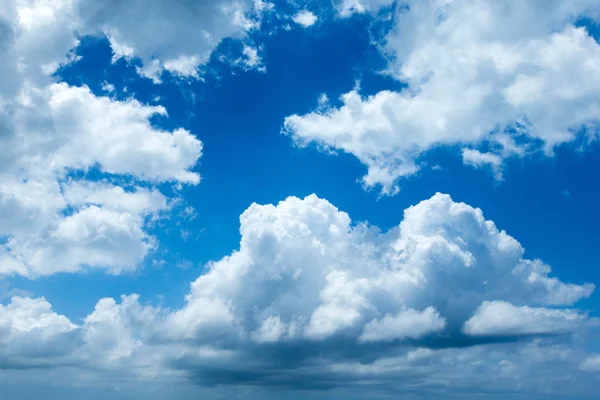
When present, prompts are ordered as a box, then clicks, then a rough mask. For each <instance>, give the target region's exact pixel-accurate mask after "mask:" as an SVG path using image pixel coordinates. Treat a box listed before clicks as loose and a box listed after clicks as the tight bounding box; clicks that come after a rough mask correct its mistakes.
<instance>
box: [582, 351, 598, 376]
mask: <svg viewBox="0 0 600 400" xmlns="http://www.w3.org/2000/svg"><path fill="white" fill-rule="evenodd" d="M580 368H581V369H582V370H584V371H589V372H600V354H595V355H592V356H590V357H588V358H586V359H585V360H584V361H583V362H582V363H581V365H580Z"/></svg>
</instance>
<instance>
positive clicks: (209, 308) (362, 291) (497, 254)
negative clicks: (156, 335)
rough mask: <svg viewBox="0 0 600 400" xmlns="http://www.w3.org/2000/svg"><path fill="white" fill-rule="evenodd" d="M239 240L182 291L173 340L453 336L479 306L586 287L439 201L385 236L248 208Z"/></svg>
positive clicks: (471, 214) (298, 205)
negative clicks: (177, 335)
mask: <svg viewBox="0 0 600 400" xmlns="http://www.w3.org/2000/svg"><path fill="white" fill-rule="evenodd" d="M241 234H242V240H241V243H240V249H239V250H238V251H236V252H234V253H232V254H231V255H230V256H228V257H226V258H224V259H222V260H220V261H218V262H214V263H212V264H210V267H209V271H208V272H207V273H206V274H205V275H202V276H200V277H199V278H198V279H197V280H196V281H195V282H194V283H193V284H192V291H191V293H190V295H189V296H188V297H187V299H186V302H187V305H186V307H184V308H183V309H182V310H179V311H177V312H176V313H175V314H174V315H173V316H172V318H171V322H172V323H173V327H172V328H171V329H172V331H173V332H177V331H180V332H185V333H182V335H183V336H186V337H196V336H197V335H206V334H207V332H209V331H210V330H211V329H216V328H215V327H218V329H220V331H221V332H222V330H223V329H226V330H228V331H229V332H230V333H231V334H232V335H233V337H237V338H240V337H243V336H244V335H246V333H251V332H256V333H255V334H256V335H258V336H259V337H263V336H265V335H266V336H268V337H269V338H271V339H272V340H273V338H280V339H281V340H283V339H297V340H301V339H303V338H304V339H307V340H321V339H326V338H330V337H336V336H339V335H350V336H353V337H355V338H358V337H361V335H362V338H363V340H375V338H376V337H377V338H381V339H391V338H394V337H396V338H401V337H413V338H414V337H418V336H421V335H424V334H427V333H431V332H436V331H438V330H440V329H442V328H444V327H445V326H446V324H447V327H448V329H449V330H450V331H454V332H459V331H460V329H461V328H462V326H463V324H464V323H465V322H466V321H467V320H468V319H469V318H471V316H472V315H473V313H475V311H476V307H477V306H478V305H479V304H481V303H483V302H485V301H492V300H496V299H498V298H500V299H502V300H504V301H507V302H513V303H516V304H518V303H520V304H530V303H534V304H546V305H568V304H573V303H574V302H576V301H577V300H579V299H581V298H585V297H588V296H589V295H590V294H591V293H592V291H593V290H594V286H593V285H591V284H585V285H574V284H566V283H563V282H560V281H559V280H558V279H556V278H553V277H550V276H549V273H550V269H549V267H547V266H546V265H544V264H543V263H541V262H540V261H530V260H526V259H523V258H522V256H523V249H522V247H521V246H520V245H519V243H518V242H517V241H516V240H514V239H513V238H511V237H510V236H508V235H507V234H506V233H505V232H503V231H499V230H498V229H497V228H496V226H495V225H494V224H493V222H491V221H486V220H485V219H484V218H483V215H482V213H481V211H480V210H478V209H474V208H472V207H470V206H468V205H466V204H463V203H455V202H453V201H452V200H451V198H450V197H449V196H447V195H442V194H437V195H435V196H434V197H432V198H431V199H429V200H426V201H423V202H421V203H419V204H418V205H416V206H413V207H410V208H409V209H407V210H406V211H405V216H404V220H403V221H402V223H401V224H400V226H399V227H398V230H397V231H391V232H390V233H388V234H385V235H378V234H377V233H375V232H374V231H372V230H371V229H370V228H368V227H366V226H364V225H360V224H359V225H358V226H356V227H353V226H352V224H351V221H350V218H349V217H348V215H347V214H345V213H343V212H341V211H338V210H337V209H336V208H335V207H334V206H333V205H331V204H330V203H328V202H327V201H325V200H321V199H319V198H317V197H316V196H314V195H313V196H309V197H307V198H306V199H304V200H301V199H297V198H288V199H287V200H285V201H283V202H281V203H279V204H278V205H277V206H272V205H267V206H259V205H256V204H255V205H252V206H251V207H250V208H249V209H248V210H246V211H245V212H244V214H243V215H242V216H241ZM216 310H221V311H219V312H216ZM480 311H481V310H480ZM529 311H530V310H529V309H527V308H524V309H520V313H521V314H523V313H527V312H529ZM544 312H546V311H540V313H542V314H543V313H544ZM552 312H553V311H552V310H549V311H547V313H552ZM561 315H562V314H561ZM566 315H567V314H565V315H564V316H566ZM569 315H570V314H569ZM573 315H576V314H574V312H573ZM481 318H483V317H481ZM267 320H268V321H270V322H269V323H266V322H265V321H267ZM409 321H410V323H409ZM475 322H477V320H476V321H475ZM475 322H472V323H475ZM405 327H406V329H404V328H405ZM411 329H412V330H411ZM514 329H517V328H516V327H515V328H514ZM523 329H524V330H525V331H526V330H527V329H526V327H523ZM267 333H268V334H267Z"/></svg>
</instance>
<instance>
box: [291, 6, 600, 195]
mask: <svg viewBox="0 0 600 400" xmlns="http://www.w3.org/2000/svg"><path fill="white" fill-rule="evenodd" d="M389 3H390V2H386V1H375V2H370V1H369V2H363V1H344V2H342V3H340V4H341V6H340V7H341V9H340V10H341V11H340V12H341V15H342V16H347V15H350V14H352V13H354V12H366V11H375V10H377V9H379V8H380V7H383V6H386V5H389ZM599 6H600V3H599V2H598V1H596V0H578V1H571V2H562V1H550V2H539V1H508V2H495V1H491V2H483V1H470V0H456V1H446V0H443V1H441V0H429V1H400V2H397V3H396V7H395V8H394V10H395V11H394V12H395V16H394V18H395V19H394V21H395V22H394V24H395V25H394V27H393V29H391V31H390V32H389V33H388V34H387V35H386V37H385V39H384V43H383V44H382V48H383V51H384V53H385V54H386V55H389V56H390V57H389V60H390V61H389V66H388V69H387V72H388V73H389V75H390V76H392V77H394V78H395V79H397V80H398V81H400V82H402V83H403V84H404V85H405V88H404V89H402V90H400V91H389V90H383V91H380V92H378V93H376V94H374V95H370V96H363V95H361V94H360V93H359V90H357V89H355V90H352V91H350V92H348V93H346V94H343V95H342V96H341V98H340V101H341V105H340V106H338V107H329V108H322V107H321V108H319V109H318V110H317V111H314V112H310V113H308V114H304V115H291V116H289V117H287V118H286V120H285V127H284V131H285V132H286V133H288V134H289V135H291V136H292V138H293V139H294V140H295V142H296V143H298V144H299V145H307V144H309V143H316V144H317V145H319V147H322V148H325V149H329V150H331V149H334V150H341V151H344V152H346V153H349V154H353V155H354V156H356V157H357V158H358V159H359V160H360V161H361V162H362V163H363V164H364V165H365V166H366V167H367V169H368V172H367V174H366V175H365V176H364V177H363V178H362V181H363V184H364V185H365V186H366V187H374V186H380V187H381V191H382V193H384V194H394V193H396V192H397V190H398V180H399V179H400V178H402V177H405V176H409V175H412V174H414V173H415V172H416V171H418V170H419V168H420V162H419V158H420V156H421V155H423V153H425V152H426V151H427V150H429V149H431V148H433V147H436V146H441V145H450V146H461V147H464V148H465V150H464V152H463V159H464V160H465V163H467V164H470V165H474V166H488V167H491V168H492V170H493V171H494V174H495V176H496V178H498V179H501V178H502V174H501V165H502V162H503V160H504V159H506V158H507V157H511V156H519V157H522V156H526V155H527V154H531V153H532V152H535V151H541V152H543V153H545V154H546V155H551V154H552V152H553V149H554V148H555V147H556V146H558V145H560V144H563V143H567V142H572V141H574V140H575V139H577V138H578V136H580V135H582V136H583V138H584V141H591V140H594V139H595V137H596V136H597V124H598V120H599V119H600V111H599V110H600V93H599V92H598V88H599V87H600V84H599V83H600V82H598V76H600V74H599V72H600V71H599V70H598V68H599V67H598V66H599V65H600V45H599V44H598V42H597V41H596V40H595V39H594V38H593V37H592V36H591V35H590V33H589V32H588V31H587V29H586V28H585V27H580V26H577V25H575V24H576V22H577V21H579V20H580V19H581V18H583V17H588V18H591V19H595V18H596V17H597V10H598V9H599ZM344 10H345V11H344ZM349 10H350V11H349ZM352 10H354V11H352ZM480 146H482V147H485V148H487V149H489V150H486V151H485V152H484V151H480V150H481V148H480Z"/></svg>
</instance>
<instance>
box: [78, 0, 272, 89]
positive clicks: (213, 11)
mask: <svg viewBox="0 0 600 400" xmlns="http://www.w3.org/2000/svg"><path fill="white" fill-rule="evenodd" d="M73 8H74V12H75V13H76V15H77V17H78V19H79V20H78V23H79V24H80V28H79V29H80V30H81V31H83V32H85V33H88V34H101V35H105V36H107V37H108V39H109V40H110V43H111V46H112V49H113V52H114V55H115V59H118V58H121V57H126V58H129V57H137V58H139V59H140V60H141V61H142V64H143V66H142V67H140V68H139V72H140V73H141V74H142V75H145V76H147V77H149V78H152V79H153V80H155V81H156V82H159V81H160V75H161V73H162V72H163V71H165V70H166V71H169V72H170V73H172V74H173V75H176V76H182V77H198V67H199V66H200V65H202V64H204V63H205V62H206V61H207V60H208V58H209V56H210V54H211V53H212V52H213V50H214V49H215V48H216V47H217V46H218V45H219V43H221V41H222V40H223V39H225V38H237V39H244V38H245V37H246V36H247V34H248V32H250V31H252V30H253V29H255V28H257V27H259V26H260V20H261V17H262V15H263V13H266V12H269V11H270V10H271V9H272V5H271V6H270V3H268V2H263V1H252V0H204V1H187V0H176V1H165V0H151V1H144V0H141V1H137V0H136V1H119V0H111V1H102V2H98V1H94V0H77V1H74V2H73Z"/></svg>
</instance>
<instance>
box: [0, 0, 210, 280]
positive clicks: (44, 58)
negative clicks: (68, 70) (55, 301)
mask: <svg viewBox="0 0 600 400" xmlns="http://www.w3.org/2000/svg"><path fill="white" fill-rule="evenodd" d="M75 5H78V6H83V4H82V2H79V1H77V2H75V1H70V0H52V1H3V2H2V7H1V11H0V55H1V56H2V60H3V63H2V66H0V68H1V69H2V71H1V72H2V80H1V82H0V209H1V210H2V211H1V212H0V238H1V239H2V241H1V242H0V276H2V275H14V274H19V275H23V276H28V277H35V276H40V275H49V274H53V273H56V272H73V271H78V270H80V269H81V268H83V267H93V268H105V269H106V270H107V271H109V272H111V273H119V272H121V271H124V270H131V269H134V268H135V267H136V266H137V265H138V264H139V262H140V261H141V260H142V259H143V258H144V257H145V256H146V254H148V252H149V251H150V250H151V249H152V248H153V247H154V239H153V238H152V237H151V236H149V235H148V233H147V232H146V227H147V225H148V222H149V221H150V220H151V219H152V218H155V217H157V216H159V215H160V214H161V213H164V212H167V211H168V210H169V209H170V208H171V202H170V201H169V199H168V197H167V196H165V195H164V194H162V193H160V192H159V191H158V190H157V189H155V188H153V186H154V185H155V184H158V183H175V184H197V183H198V182H199V180H200V176H199V174H198V173H197V172H194V171H192V169H193V168H194V166H195V165H196V163H197V161H198V159H199V157H200V156H201V153H202V143H201V142H200V141H199V140H198V139H197V138H196V137H195V136H194V135H192V134H191V132H189V131H187V130H185V129H181V128H179V129H174V130H172V131H166V130H163V129H160V128H158V127H156V126H155V125H153V124H152V123H151V122H150V120H151V118H152V117H153V116H155V115H163V116H166V115H167V112H166V110H165V108H164V107H161V106H147V105H144V104H141V103H139V102H138V101H136V100H133V99H130V100H127V101H116V100H113V99H109V98H108V97H98V96H96V95H94V94H93V93H92V92H91V91H90V90H89V89H88V88H87V87H85V86H82V87H73V86H69V85H67V84H65V83H56V82H54V80H53V79H52V77H51V74H52V73H53V72H54V71H55V70H56V68H57V67H58V66H59V65H61V64H64V63H68V62H70V61H71V60H72V56H70V55H69V54H70V53H69V51H70V50H71V49H73V48H74V47H75V46H76V45H77V43H78V40H77V37H76V36H75V31H76V29H78V25H77V23H78V22H77V21H78V19H77V17H76V15H75V14H74V13H75ZM90 171H94V172H95V174H96V175H99V176H100V179H98V178H87V173H88V172H90Z"/></svg>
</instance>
